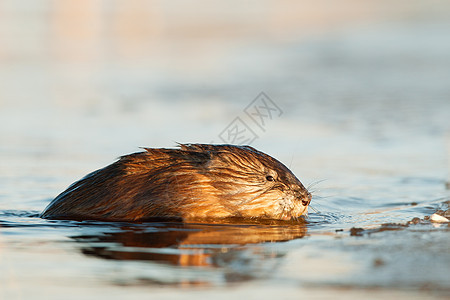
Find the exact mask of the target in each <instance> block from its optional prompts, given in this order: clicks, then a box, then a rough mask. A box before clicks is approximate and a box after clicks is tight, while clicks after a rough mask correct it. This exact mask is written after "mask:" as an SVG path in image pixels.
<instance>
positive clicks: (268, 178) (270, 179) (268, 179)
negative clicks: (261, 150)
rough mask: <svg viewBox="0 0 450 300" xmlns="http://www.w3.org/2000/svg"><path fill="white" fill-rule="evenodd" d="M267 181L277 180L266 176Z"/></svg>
mask: <svg viewBox="0 0 450 300" xmlns="http://www.w3.org/2000/svg"><path fill="white" fill-rule="evenodd" d="M266 179H267V181H275V178H273V176H270V175H267V176H266Z"/></svg>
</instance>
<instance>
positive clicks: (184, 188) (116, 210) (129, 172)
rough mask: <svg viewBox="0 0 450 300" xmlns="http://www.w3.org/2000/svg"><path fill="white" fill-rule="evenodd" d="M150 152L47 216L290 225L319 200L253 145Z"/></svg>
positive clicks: (60, 200) (76, 188)
mask: <svg viewBox="0 0 450 300" xmlns="http://www.w3.org/2000/svg"><path fill="white" fill-rule="evenodd" d="M145 150H146V151H145V152H139V153H134V154H130V155H126V156H123V157H121V158H120V159H119V160H118V161H116V162H114V163H112V164H111V165H109V166H107V167H105V168H103V169H100V170H97V171H94V172H92V173H90V174H88V175H87V176H85V177H84V178H82V179H81V180H79V181H77V182H75V183H74V184H72V185H71V186H70V187H69V188H67V189H66V190H65V191H64V192H62V193H61V194H60V195H58V196H57V197H56V198H55V199H54V200H53V201H52V202H51V203H50V205H49V206H48V207H47V208H46V209H45V210H44V212H43V213H42V214H41V217H43V218H48V219H81V220H86V219H91V220H107V221H145V220H152V219H155V218H163V219H166V218H170V219H180V220H184V221H189V220H201V219H208V218H214V219H220V218H230V217H240V218H265V219H283V220H286V219H291V218H294V219H295V218H297V217H299V216H301V215H303V214H305V213H306V212H307V207H308V205H309V203H310V200H311V195H310V193H309V192H308V191H307V190H306V189H305V187H304V186H303V185H302V184H301V182H300V181H299V180H298V179H297V178H296V177H295V176H294V174H292V172H291V171H289V169H288V168H286V166H284V165H283V164H282V163H280V162H279V161H277V160H276V159H274V158H272V157H270V156H268V155H266V154H264V153H262V152H260V151H258V150H256V149H254V148H252V147H250V146H232V145H208V144H184V145H180V147H179V148H177V149H152V148H145ZM267 176H272V177H273V179H274V180H273V181H272V180H271V178H269V180H268V178H267Z"/></svg>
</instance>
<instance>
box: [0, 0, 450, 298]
mask: <svg viewBox="0 0 450 300" xmlns="http://www.w3.org/2000/svg"><path fill="white" fill-rule="evenodd" d="M19 2H20V1H19ZM19 2H18V1H6V2H4V4H3V5H2V6H0V16H1V17H0V28H2V30H1V31H0V43H1V45H2V47H1V49H0V158H1V159H0V161H1V165H0V167H1V169H0V270H1V272H0V282H1V284H0V298H1V299H23V298H31V297H33V298H35V299H41V298H42V299H44V298H45V299H49V298H54V299H60V298H62V297H64V298H68V299H72V298H74V299H75V298H76V299H79V298H96V299H97V298H100V297H101V298H111V299H123V298H124V297H127V298H137V297H142V296H144V297H150V295H151V296H152V297H157V298H162V299H166V298H167V299H170V298H177V297H180V296H182V297H185V298H198V297H215V298H223V299H229V298H233V297H235V298H244V297H245V298H249V299H254V298H269V297H270V298H277V299H278V298H294V297H304V298H307V299H311V298H313V299H314V298H318V299H323V298H330V297H334V298H362V297H364V298H377V299H378V298H380V297H385V298H387V299H394V298H395V299H401V298H408V299H415V298H417V299H423V298H445V297H448V295H449V294H450V280H449V277H448V269H449V267H450V253H449V251H448V249H450V245H449V244H450V242H449V241H450V239H449V230H448V228H449V227H448V224H441V225H438V224H432V223H430V222H429V221H426V220H423V219H425V217H427V216H430V215H431V214H433V213H434V212H435V211H437V210H439V209H444V210H445V209H448V201H449V194H448V189H446V183H447V182H448V181H449V172H448V171H449V166H450V160H449V158H450V155H449V152H450V151H449V149H450V123H449V120H450V101H449V99H450V84H449V83H450V82H449V78H450V71H449V70H450V55H449V53H450V40H449V39H448V33H449V30H448V28H450V27H449V25H450V24H449V22H448V16H449V15H450V13H449V10H448V8H449V7H447V5H443V4H442V5H440V6H439V9H436V8H435V7H434V8H433V7H432V6H430V5H427V3H426V2H422V1H416V2H414V5H408V7H404V6H403V4H402V2H401V1H398V2H397V1H394V2H393V3H389V6H386V4H383V3H381V4H377V5H371V4H370V3H368V2H367V3H366V2H357V3H362V4H358V5H356V4H357V3H353V2H352V1H346V2H345V5H344V4H342V7H353V8H354V11H355V12H357V13H351V10H348V9H345V8H336V7H335V8H334V9H330V8H328V7H327V8H325V7H321V6H313V5H311V4H309V5H306V4H305V7H304V9H302V10H298V12H294V11H293V12H290V10H289V9H288V7H284V6H277V5H276V4H275V2H273V3H272V2H270V1H269V2H267V3H265V4H264V5H261V6H260V7H259V8H258V14H257V15H255V14H252V13H250V11H251V8H252V7H246V8H245V7H242V9H241V10H240V14H238V13H237V12H236V11H235V8H233V7H231V6H230V7H228V6H223V5H222V6H221V5H219V4H216V6H202V8H198V11H195V12H193V11H192V10H189V9H188V7H185V6H182V7H179V6H176V7H175V6H174V7H172V6H169V5H163V4H161V5H160V6H157V5H156V6H155V4H148V5H147V6H145V7H144V6H143V5H144V4H143V3H140V2H139V1H137V2H135V3H134V4H128V5H124V6H123V7H117V5H116V4H114V5H113V4H106V3H103V2H98V3H96V4H86V3H85V4H81V5H79V6H78V7H77V9H74V7H75V6H74V7H71V6H70V5H69V4H68V3H71V2H70V1H68V2H65V3H66V4H52V3H47V2H45V1H41V2H40V1H38V2H36V4H35V6H32V7H30V6H29V5H26V6H25V5H21V4H20V3H19ZM99 3H101V4H99ZM180 5H181V4H180ZM346 5H349V6H346ZM143 7H144V8H143ZM189 7H191V6H189ZM192 7H195V6H192ZM186 10H187V11H188V13H186ZM189 11H190V13H189ZM195 14H198V15H199V16H202V18H200V19H199V20H196V19H192V18H190V17H189V16H191V15H195ZM261 15H262V16H264V20H265V21H264V22H263V20H260V19H259V17H258V16H261ZM280 16H281V17H280ZM324 16H325V17H326V18H324ZM360 16H365V17H364V18H362V17H360ZM79 18H82V19H83V20H84V23H83V24H84V25H83V26H81V25H80V24H79V22H78V21H77V20H79ZM268 20H270V21H268ZM323 20H328V22H324V21H323ZM21 24H27V25H29V26H24V25H23V26H22V25H21ZM200 29H201V30H200ZM180 49H182V50H180ZM260 92H265V93H266V94H267V96H269V97H270V99H271V100H272V101H273V102H274V103H275V104H276V105H277V107H278V109H279V110H280V111H281V115H280V113H279V111H277V114H274V115H273V116H272V119H265V123H264V125H263V126H261V127H260V126H258V125H257V124H256V123H255V122H254V121H253V120H252V119H251V118H250V117H249V115H247V114H246V113H245V109H246V108H247V107H248V106H249V105H250V108H252V106H251V103H252V101H253V100H254V99H255V97H256V96H257V95H259V93H260ZM236 117H239V118H240V119H241V120H242V122H243V123H245V124H246V125H247V126H248V127H249V128H250V129H251V130H252V131H253V133H254V134H255V135H256V136H257V137H256V138H255V139H254V141H253V142H252V145H253V146H254V147H256V148H257V149H259V150H262V151H264V152H266V153H268V154H270V155H272V156H274V157H276V158H278V159H279V160H281V161H282V162H284V163H285V164H286V165H288V166H289V167H290V169H291V170H292V171H293V172H294V173H295V174H296V175H297V177H299V179H300V180H301V181H302V182H303V183H304V184H305V185H306V186H308V185H311V186H312V187H311V190H312V191H313V194H314V198H313V202H312V204H311V205H312V207H313V208H314V210H310V213H309V215H308V218H307V219H306V222H301V223H295V224H286V223H282V224H258V223H257V224H206V225H205V224H178V223H145V224H129V223H107V222H106V223H103V222H75V221H49V220H42V219H40V218H38V214H39V212H40V211H42V210H43V209H44V208H45V206H46V205H47V204H48V203H49V202H50V201H51V200H52V199H53V198H54V197H55V196H56V195H57V194H58V193H59V192H61V191H62V190H64V189H65V188H66V187H67V186H68V185H69V184H70V183H72V182H74V181H75V180H77V179H79V178H80V177H82V176H84V175H85V174H87V173H88V172H90V171H92V170H94V169H97V168H100V167H103V166H105V165H107V164H109V163H111V162H112V161H114V159H115V158H116V157H118V156H120V155H123V154H125V153H130V152H134V151H138V150H139V149H138V147H140V146H148V147H171V146H174V145H175V142H203V143H210V142H215V143H222V142H223V141H222V140H221V136H220V134H221V133H222V132H223V131H224V129H226V128H227V126H228V125H229V124H230V123H232V122H233V120H235V118H236ZM222 137H223V136H222ZM413 218H420V219H422V220H423V221H422V222H421V223H420V224H415V225H414V224H411V225H408V226H407V223H408V221H410V220H412V219H413ZM357 228H361V229H357Z"/></svg>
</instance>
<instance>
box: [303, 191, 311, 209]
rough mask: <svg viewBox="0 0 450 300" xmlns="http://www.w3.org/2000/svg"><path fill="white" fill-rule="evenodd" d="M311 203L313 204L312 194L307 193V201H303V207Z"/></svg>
mask: <svg viewBox="0 0 450 300" xmlns="http://www.w3.org/2000/svg"><path fill="white" fill-rule="evenodd" d="M303 196H305V195H303ZM309 203H311V194H310V193H307V194H306V199H303V200H302V205H303V206H308V205H309Z"/></svg>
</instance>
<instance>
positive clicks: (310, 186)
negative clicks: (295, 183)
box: [306, 179, 328, 191]
mask: <svg viewBox="0 0 450 300" xmlns="http://www.w3.org/2000/svg"><path fill="white" fill-rule="evenodd" d="M327 180H328V179H321V180H317V181H314V182H312V183H310V184H309V185H308V187H307V188H306V189H307V190H308V191H309V189H310V188H312V187H314V186H316V185H318V184H319V183H322V182H324V181H327Z"/></svg>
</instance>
